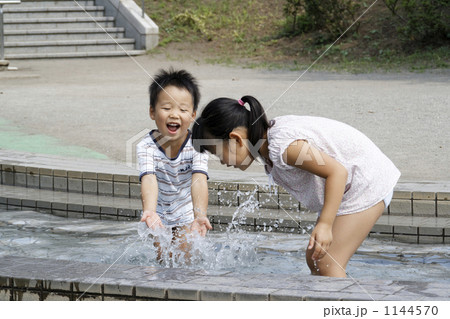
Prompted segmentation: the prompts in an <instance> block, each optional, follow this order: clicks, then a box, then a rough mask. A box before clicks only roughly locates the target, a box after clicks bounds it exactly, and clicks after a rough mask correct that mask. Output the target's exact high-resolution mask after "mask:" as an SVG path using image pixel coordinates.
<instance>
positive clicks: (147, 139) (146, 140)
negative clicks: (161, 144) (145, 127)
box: [136, 132, 156, 148]
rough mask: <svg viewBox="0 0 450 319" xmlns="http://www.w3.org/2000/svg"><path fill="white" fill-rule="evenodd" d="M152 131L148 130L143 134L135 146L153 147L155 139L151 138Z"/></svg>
mask: <svg viewBox="0 0 450 319" xmlns="http://www.w3.org/2000/svg"><path fill="white" fill-rule="evenodd" d="M151 133H152V132H148V133H147V134H145V136H144V137H143V138H142V139H141V140H140V141H139V143H137V144H136V147H139V148H149V147H155V146H156V144H155V141H154V140H153V138H152V136H151Z"/></svg>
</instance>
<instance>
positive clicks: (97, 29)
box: [3, 0, 145, 59]
mask: <svg viewBox="0 0 450 319" xmlns="http://www.w3.org/2000/svg"><path fill="white" fill-rule="evenodd" d="M77 3H78V4H77ZM3 11H4V30H5V58H6V59H36V58H75V57H111V56H125V55H128V54H129V55H139V54H144V53H145V50H136V49H135V42H136V41H135V39H130V38H125V29H124V28H121V27H116V26H115V18H114V17H107V16H104V11H105V8H104V7H102V6H95V2H94V1H93V0H87V1H86V0H80V1H77V2H75V1H72V0H53V1H48V0H22V3H21V4H18V5H17V4H16V5H5V6H4V7H3ZM93 18H94V19H95V20H96V22H95V21H94V20H93Z"/></svg>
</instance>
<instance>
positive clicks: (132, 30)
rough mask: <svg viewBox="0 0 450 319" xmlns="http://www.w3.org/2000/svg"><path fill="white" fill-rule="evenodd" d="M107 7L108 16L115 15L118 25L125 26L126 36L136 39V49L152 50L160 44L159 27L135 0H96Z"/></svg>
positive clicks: (97, 3)
mask: <svg viewBox="0 0 450 319" xmlns="http://www.w3.org/2000/svg"><path fill="white" fill-rule="evenodd" d="M95 4H96V5H98V6H103V7H105V14H106V16H112V17H115V19H116V20H115V21H116V26H119V27H124V28H125V30H126V31H125V36H126V37H129V38H134V39H136V49H138V50H150V49H153V48H154V47H156V46H157V45H158V40H159V28H158V26H157V25H156V24H155V23H154V22H153V21H152V19H150V18H149V17H148V15H147V14H145V15H144V18H142V9H141V8H140V7H139V6H138V5H137V4H136V3H135V2H134V1H133V0H95Z"/></svg>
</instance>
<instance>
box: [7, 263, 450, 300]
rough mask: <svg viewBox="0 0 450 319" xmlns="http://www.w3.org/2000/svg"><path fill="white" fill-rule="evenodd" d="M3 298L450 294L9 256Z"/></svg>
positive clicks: (427, 288)
mask: <svg viewBox="0 0 450 319" xmlns="http://www.w3.org/2000/svg"><path fill="white" fill-rule="evenodd" d="M105 271H106V273H105ZM103 273H105V274H104V275H103V276H100V275H101V274H103ZM0 300H5V301H8V300H9V301H25V300H34V301H44V300H55V301H56V300H66V301H69V300H209V301H233V300H236V301H263V300H269V301H283V300H286V301H287V300H290V301H312V300H335V301H338V300H353V301H357V300H450V292H449V289H448V287H447V285H446V284H445V283H433V282H412V281H391V280H376V281H371V280H364V281H360V282H357V281H355V280H353V279H351V278H344V279H337V278H327V277H318V276H300V275H298V276H296V275H282V274H247V275H245V274H235V273H231V272H226V271H214V272H206V271H203V270H197V271H195V270H192V271H189V270H186V269H184V270H183V269H162V268H155V267H145V266H131V265H117V264H116V265H107V264H97V263H86V262H73V261H64V260H51V259H39V258H27V257H12V256H4V257H0Z"/></svg>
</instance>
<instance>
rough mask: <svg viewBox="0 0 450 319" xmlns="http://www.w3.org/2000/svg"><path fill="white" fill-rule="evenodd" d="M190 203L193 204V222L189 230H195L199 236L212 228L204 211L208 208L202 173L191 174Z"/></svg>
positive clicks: (206, 189) (204, 178)
mask: <svg viewBox="0 0 450 319" xmlns="http://www.w3.org/2000/svg"><path fill="white" fill-rule="evenodd" d="M191 194H192V205H193V206H194V222H193V223H192V226H191V230H196V231H197V232H198V233H199V234H200V235H201V236H205V235H206V231H207V230H208V229H212V227H211V224H210V222H209V219H208V217H207V216H206V211H207V209H208V183H207V177H206V175H205V174H203V173H194V174H192V184H191Z"/></svg>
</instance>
